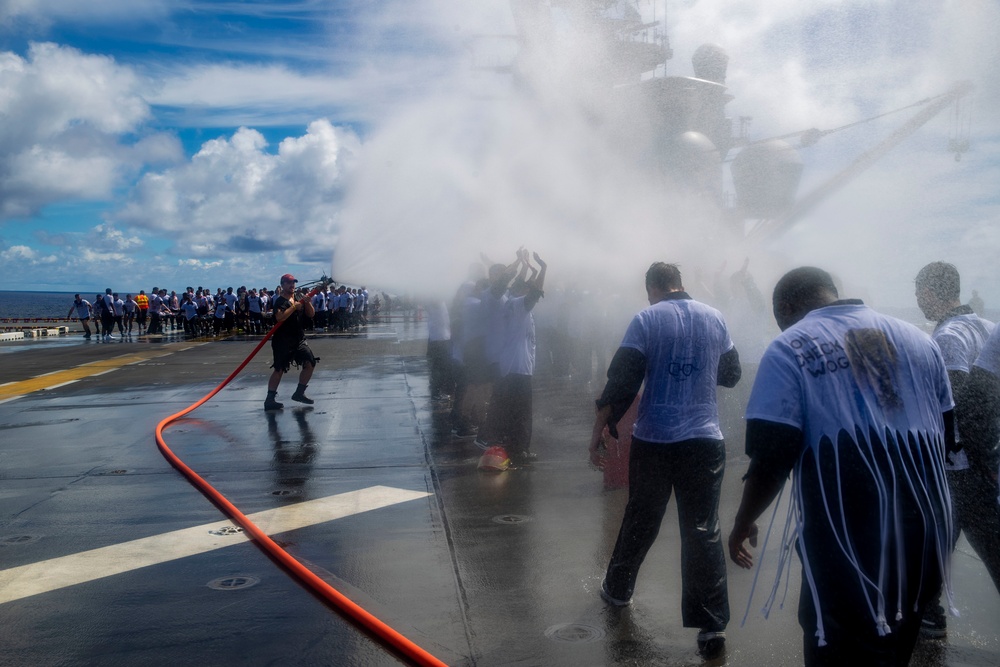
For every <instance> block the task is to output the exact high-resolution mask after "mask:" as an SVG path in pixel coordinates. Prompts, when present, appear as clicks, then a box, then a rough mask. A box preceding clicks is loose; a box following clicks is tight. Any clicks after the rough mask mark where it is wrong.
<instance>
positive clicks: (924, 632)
mask: <svg viewBox="0 0 1000 667" xmlns="http://www.w3.org/2000/svg"><path fill="white" fill-rule="evenodd" d="M920 636H921V637H923V638H924V639H944V638H945V637H947V636H948V620H947V619H946V618H945V615H944V609H943V608H942V607H941V605H931V606H928V607H927V609H925V610H924V617H923V618H922V619H920Z"/></svg>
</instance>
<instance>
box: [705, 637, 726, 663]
mask: <svg viewBox="0 0 1000 667" xmlns="http://www.w3.org/2000/svg"><path fill="white" fill-rule="evenodd" d="M725 652H726V633H725V632H708V631H705V630H702V631H701V632H699V633H698V655H700V656H701V657H702V658H704V659H705V660H715V659H716V658H718V657H720V656H722V655H723V654H724V653H725Z"/></svg>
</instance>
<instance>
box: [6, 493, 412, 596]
mask: <svg viewBox="0 0 1000 667" xmlns="http://www.w3.org/2000/svg"><path fill="white" fill-rule="evenodd" d="M429 495H430V494H429V493H427V492H425V491H408V490H405V489H395V488H392V487H388V486H373V487H369V488H367V489H361V490H359V491H351V492H349V493H340V494H337V495H334V496H327V497H326V498H317V499H316V500H307V501H304V502H301V503H295V504H294V505H288V506H286V507H279V508H277V509H271V510H265V511H263V512H258V513H256V514H251V515H249V518H250V520H251V521H253V522H254V523H255V524H257V525H258V526H259V527H260V529H261V530H263V531H264V532H265V533H267V534H268V535H277V534H278V533H286V532H288V531H291V530H296V529H298V528H305V527H306V526H311V525H314V524H317V523H323V522H326V521H333V520H334V519H342V518H344V517H348V516H353V515H355V514H360V513H362V512H368V511H371V510H375V509H380V508H383V507H389V506H391V505H395V504H398V503H404V502H407V501H410V500H417V499H418V498H426V497H427V496H429ZM233 525H234V524H233V523H232V522H231V521H228V520H227V521H217V522H215V523H207V524H204V525H201V526H194V527H192V528H184V529H182V530H175V531H173V532H170V533H163V534H161V535H153V536H151V537H144V538H141V539H138V540H132V541H131V542H123V543H121V544H114V545H111V546H107V547H101V548H99V549H92V550H91V551H83V552H81V553H77V554H71V555H69V556H62V557H60V558H53V559H51V560H45V561H40V562H38V563H31V564H29V565H22V566H20V567H14V568H10V569H9V570H0V604H3V603H5V602H12V601H14V600H20V599H22V598H26V597H29V596H32V595H39V594H40V593H47V592H49V591H54V590H57V589H60V588H65V587H66V586H75V585H76V584H82V583H86V582H88V581H94V580H95V579H101V578H103V577H110V576H113V575H116V574H122V573H124V572H130V571H132V570H137V569H139V568H142V567H148V566H150V565H157V564H160V563H165V562H167V561H171V560H177V559H178V558H186V557H188V556H194V555H196V554H202V553H207V552H209V551H214V550H215V549H222V548H223V547H229V546H233V545H234V544H242V543H244V542H247V541H248V540H249V538H248V537H247V536H246V535H244V534H243V533H236V534H232V535H215V534H213V533H212V532H211V531H218V530H221V529H223V528H227V527H232V526H233Z"/></svg>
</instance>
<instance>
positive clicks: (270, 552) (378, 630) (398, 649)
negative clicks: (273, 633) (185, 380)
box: [156, 288, 445, 667]
mask: <svg viewBox="0 0 1000 667" xmlns="http://www.w3.org/2000/svg"><path fill="white" fill-rule="evenodd" d="M318 289H319V288H316V289H314V290H313V291H312V292H310V293H309V294H308V295H307V296H306V298H312V297H313V296H314V295H315V294H316V292H317V291H318ZM281 324H282V323H281V322H278V323H276V324H275V325H274V327H272V328H271V330H270V331H268V332H267V335H266V336H264V339H263V340H261V341H260V343H258V344H257V347H255V348H254V349H253V352H251V353H250V356H248V357H247V358H246V359H244V360H243V363H241V364H240V365H239V366H238V367H237V368H236V370H235V371H233V372H232V373H231V374H230V375H229V377H227V378H226V379H225V380H223V381H222V383H221V384H220V385H219V386H218V387H216V388H215V389H213V390H212V391H211V392H209V393H208V394H206V395H205V396H204V397H202V398H201V399H200V400H199V401H197V402H196V403H193V404H191V405H189V406H188V407H186V408H184V409H183V410H181V411H180V412H178V413H176V414H173V415H170V416H169V417H167V418H166V419H164V420H163V421H161V422H160V423H159V424H157V425H156V445H157V447H158V448H159V450H160V453H161V454H163V456H164V457H165V458H166V459H167V461H168V462H169V463H170V465H172V466H173V467H174V468H176V469H177V470H178V471H179V472H180V473H181V474H182V475H184V476H185V477H186V478H187V480H188V481H189V482H190V483H191V484H192V485H193V486H194V487H195V488H196V489H198V490H199V491H200V492H201V493H202V494H203V495H204V496H205V497H206V498H208V499H209V500H210V501H212V503H214V504H215V506H216V507H218V508H219V509H220V510H221V511H222V513H223V514H225V515H226V516H227V517H229V519H230V520H232V521H233V522H234V523H236V524H237V525H239V526H240V527H242V528H243V530H244V531H246V532H247V534H248V535H250V537H251V538H252V539H253V541H254V543H255V544H256V545H257V546H258V547H259V548H260V549H261V550H262V551H263V552H264V553H265V554H266V555H267V556H269V557H270V558H271V559H273V560H274V561H276V562H277V563H279V564H280V565H281V566H283V567H284V568H285V570H286V571H287V572H288V573H289V574H291V575H292V576H293V577H294V578H295V579H297V580H298V581H299V583H301V584H302V585H303V586H305V587H306V588H307V589H309V590H310V591H311V592H313V593H314V594H315V595H316V596H317V597H319V598H320V599H321V600H322V601H323V602H324V603H325V604H326V605H327V606H329V607H331V608H332V609H333V610H334V611H336V612H338V613H339V614H341V615H342V616H344V617H345V618H346V619H347V620H348V621H350V622H351V623H354V624H355V625H356V626H357V627H358V628H360V629H361V630H363V631H365V632H366V633H368V634H369V636H371V637H372V638H373V639H374V640H375V641H377V642H378V643H379V644H381V645H382V646H383V647H385V648H386V649H388V650H390V651H392V652H393V653H394V654H396V656H397V657H399V658H401V659H403V660H405V661H406V662H408V663H410V664H412V665H419V666H421V667H423V666H425V665H431V666H433V667H445V663H444V662H442V661H440V660H438V659H437V658H435V657H434V656H433V655H431V654H430V653H428V652H427V651H425V650H424V649H422V648H420V647H419V646H417V645H416V644H415V643H413V642H412V641H410V640H409V639H407V638H406V637H404V636H403V635H401V634H400V633H399V632H397V631H395V630H393V629H392V628H391V627H389V626H388V625H386V624H385V623H384V622H382V621H381V620H379V619H378V618H376V617H375V616H373V615H372V614H370V613H369V612H367V611H365V609H363V608H362V607H360V606H359V605H357V604H356V603H354V602H353V601H351V600H350V599H348V598H347V597H346V596H345V595H343V594H342V593H340V592H338V591H337V590H336V589H334V588H333V587H332V586H330V584H328V583H326V582H325V581H323V580H322V579H320V578H319V577H318V576H316V575H315V574H313V573H312V572H311V571H310V570H309V569H308V568H306V567H305V566H304V565H302V564H301V563H300V562H298V561H297V560H295V558H293V557H292V556H291V555H290V554H289V553H288V552H287V551H285V550H284V549H282V548H281V547H280V546H278V544H277V543H276V542H275V541H274V540H272V539H271V538H270V537H268V536H267V535H266V534H265V533H264V531H262V530H261V529H260V528H258V527H257V525H256V524H254V523H253V522H252V521H250V519H248V518H247V517H246V515H244V514H243V513H242V512H240V511H239V510H238V509H237V508H236V506H235V505H233V504H232V503H231V502H229V500H228V499H226V497H225V496H223V495H222V494H221V493H219V492H218V491H217V490H216V489H215V488H214V487H213V486H212V485H211V484H209V483H208V482H206V481H205V480H204V479H202V477H201V476H200V475H198V473H196V472H195V471H194V470H192V469H191V468H189V467H188V466H187V465H186V464H185V463H184V462H183V461H181V460H180V459H179V458H178V457H177V455H175V454H174V453H173V452H172V451H171V450H170V448H169V447H167V443H166V442H164V440H163V429H164V428H166V426H167V425H169V424H170V423H171V422H173V421H175V420H177V419H180V418H181V417H183V416H184V415H186V414H188V413H189V412H191V411H193V410H195V409H196V408H198V407H199V406H201V405H202V404H204V403H205V402H207V401H208V400H209V399H210V398H212V397H213V396H215V395H216V394H217V393H219V391H221V390H222V388H223V387H225V386H226V385H227V384H229V383H230V382H231V381H232V380H233V378H235V377H236V376H237V375H239V373H240V371H242V370H243V369H244V368H245V367H246V365H247V364H248V363H250V360H251V359H253V358H254V356H256V355H257V352H259V351H260V348H262V347H263V346H264V343H266V342H267V341H268V339H270V338H271V335H272V334H274V332H275V330H277V328H278V327H279V326H281Z"/></svg>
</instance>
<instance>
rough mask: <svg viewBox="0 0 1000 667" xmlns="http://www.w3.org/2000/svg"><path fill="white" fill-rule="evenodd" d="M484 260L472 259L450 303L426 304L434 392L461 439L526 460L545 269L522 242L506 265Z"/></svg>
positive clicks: (531, 455)
mask: <svg viewBox="0 0 1000 667" xmlns="http://www.w3.org/2000/svg"><path fill="white" fill-rule="evenodd" d="M482 259H483V261H480V262H475V263H473V264H471V265H470V268H469V272H468V276H467V280H466V281H465V282H464V283H463V284H462V285H461V286H460V287H459V288H458V291H457V293H456V294H455V297H454V298H453V299H452V302H451V305H450V307H449V305H448V304H446V303H444V302H443V301H437V302H433V303H428V304H426V305H425V310H426V312H427V328H428V346H427V355H428V364H429V367H430V378H431V379H430V382H431V394H432V398H433V399H435V400H439V401H450V402H451V419H452V426H453V432H454V433H455V434H456V435H457V436H458V437H460V438H470V439H471V438H475V442H476V444H477V445H478V446H479V447H480V448H482V449H483V450H487V451H489V450H491V449H493V448H495V447H502V450H496V451H503V453H504V454H503V455H504V456H507V455H509V462H513V463H514V464H526V463H529V462H530V461H531V460H532V459H534V458H535V457H536V455H535V453H534V452H532V451H531V432H532V385H531V378H532V376H533V375H534V373H535V362H536V358H535V320H534V317H533V315H532V311H533V309H534V307H535V306H536V305H537V304H538V302H539V300H540V299H541V298H542V296H543V294H544V292H543V287H544V284H545V273H546V269H547V267H546V263H545V262H544V261H543V260H542V258H541V257H539V256H538V254H537V253H534V254H529V252H528V251H527V250H525V249H523V248H522V249H520V250H519V251H518V252H517V255H516V257H515V259H514V260H513V262H511V263H510V264H502V263H496V262H492V261H490V260H489V259H488V258H485V257H484V258H482ZM532 260H534V263H532ZM498 463H499V465H501V466H503V465H506V459H505V460H504V461H500V462H498Z"/></svg>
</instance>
